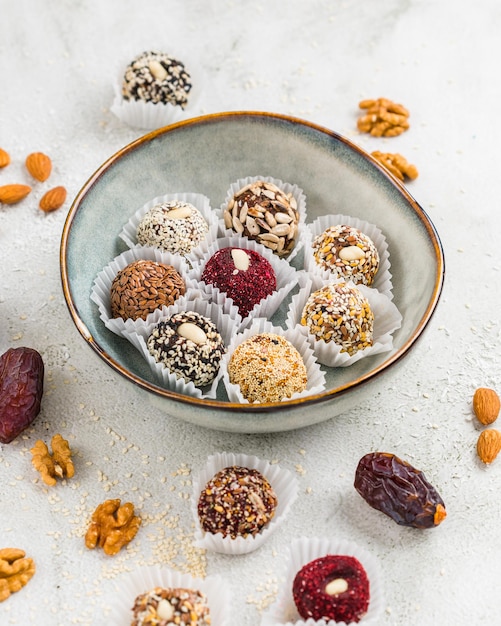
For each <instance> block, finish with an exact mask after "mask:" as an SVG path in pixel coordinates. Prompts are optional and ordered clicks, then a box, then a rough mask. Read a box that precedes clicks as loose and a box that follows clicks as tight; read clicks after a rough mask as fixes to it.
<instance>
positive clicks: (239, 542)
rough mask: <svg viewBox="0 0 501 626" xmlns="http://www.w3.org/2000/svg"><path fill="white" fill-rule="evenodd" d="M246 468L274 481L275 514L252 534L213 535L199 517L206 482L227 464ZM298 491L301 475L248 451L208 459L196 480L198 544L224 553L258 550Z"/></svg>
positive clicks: (194, 506) (194, 505) (194, 502)
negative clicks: (236, 535)
mask: <svg viewBox="0 0 501 626" xmlns="http://www.w3.org/2000/svg"><path fill="white" fill-rule="evenodd" d="M235 465H236V466H238V467H246V468H248V469H255V470H257V471H258V472H260V473H261V474H262V475H263V476H264V477H265V478H266V479H267V480H268V482H269V483H270V485H271V486H272V487H273V490H274V491H275V494H276V496H277V509H276V511H275V515H274V517H273V518H272V520H271V521H270V523H269V524H267V525H266V526H265V527H264V528H263V529H262V530H261V532H259V533H258V534H257V535H254V536H249V537H236V538H235V539H232V538H231V537H223V535H222V533H217V534H212V533H207V532H205V531H204V530H202V527H201V525H200V520H199V517H198V510H197V509H198V499H199V497H200V493H201V491H202V490H203V488H204V487H205V485H206V484H207V483H208V482H209V480H211V478H213V476H215V474H217V473H218V472H219V471H221V470H222V469H224V468H225V467H232V466H235ZM297 494H298V481H297V478H296V477H295V476H294V475H293V474H292V473H291V472H290V471H289V470H287V469H284V468H281V467H280V466H279V465H277V464H273V465H272V464H271V463H269V462H268V461H264V460H262V459H259V458H258V457H256V456H251V455H248V454H233V453H229V452H221V453H219V454H214V455H212V456H210V457H209V458H208V459H207V463H206V465H205V467H204V468H203V469H202V470H201V471H200V472H199V474H198V476H197V478H196V479H195V480H194V481H193V496H192V501H191V509H192V513H193V519H194V521H195V545H196V546H198V547H200V548H205V549H206V550H210V551H211V552H220V553H223V554H234V555H235V554H247V553H249V552H253V551H254V550H257V549H258V548H259V547H260V546H262V545H263V544H264V542H265V541H266V540H267V539H268V538H269V537H270V535H271V534H272V533H274V532H275V531H276V529H277V528H279V526H280V525H281V524H283V522H284V520H285V519H286V517H287V515H288V514H289V511H290V509H291V507H292V505H293V504H294V501H295V500H296V498H297Z"/></svg>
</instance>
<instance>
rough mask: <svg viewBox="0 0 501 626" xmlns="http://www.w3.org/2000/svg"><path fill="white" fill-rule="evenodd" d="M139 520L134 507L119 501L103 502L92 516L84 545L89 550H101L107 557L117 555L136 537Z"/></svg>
mask: <svg viewBox="0 0 501 626" xmlns="http://www.w3.org/2000/svg"><path fill="white" fill-rule="evenodd" d="M140 525H141V518H140V517H138V516H137V515H134V505H133V504H132V503H131V502H126V503H125V504H122V505H120V500H119V499H117V500H105V501H104V502H102V503H101V504H100V505H99V506H98V507H97V508H96V510H95V511H94V513H93V514H92V518H91V521H90V524H89V527H88V529H87V532H86V534H85V545H86V547H87V548H89V550H93V549H94V548H96V547H99V548H102V549H103V551H104V553H105V554H107V555H108V556H113V555H115V554H118V552H120V550H121V549H122V548H123V546H125V545H127V544H128V543H129V542H130V541H132V539H134V537H135V536H136V533H137V531H138V530H139V526H140Z"/></svg>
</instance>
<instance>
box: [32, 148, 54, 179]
mask: <svg viewBox="0 0 501 626" xmlns="http://www.w3.org/2000/svg"><path fill="white" fill-rule="evenodd" d="M26 169H27V170H28V172H29V173H30V174H31V175H32V176H33V178H36V179H37V180H39V181H40V182H41V183H43V182H44V181H45V180H47V179H48V178H49V176H50V173H51V171H52V161H51V160H50V158H49V157H48V156H47V155H46V154H44V153H43V152H32V153H31V154H28V156H27V157H26Z"/></svg>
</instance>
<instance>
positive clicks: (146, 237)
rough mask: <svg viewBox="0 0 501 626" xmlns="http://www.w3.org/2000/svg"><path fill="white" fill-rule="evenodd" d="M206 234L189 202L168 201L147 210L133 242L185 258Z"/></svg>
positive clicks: (202, 220) (200, 218)
mask: <svg viewBox="0 0 501 626" xmlns="http://www.w3.org/2000/svg"><path fill="white" fill-rule="evenodd" d="M208 232H209V226H208V224H207V222H206V221H205V218H204V217H203V215H202V214H201V213H200V211H199V210H198V209H197V208H196V207H194V206H193V205H192V204H190V203H189V202H181V201H177V200H171V201H169V202H161V203H159V204H156V205H155V206H153V207H151V209H149V210H148V211H147V212H146V213H145V214H144V216H143V217H142V219H141V221H140V222H139V224H138V226H137V242H138V243H139V244H141V245H143V246H150V247H153V248H158V249H160V250H163V251H164V252H170V253H171V254H180V255H181V256H185V255H186V254H189V253H190V252H191V251H192V250H193V249H194V248H196V247H197V246H198V245H199V244H200V243H201V242H202V241H203V240H204V239H205V238H206V237H207V233H208Z"/></svg>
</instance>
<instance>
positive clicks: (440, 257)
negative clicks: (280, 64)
mask: <svg viewBox="0 0 501 626" xmlns="http://www.w3.org/2000/svg"><path fill="white" fill-rule="evenodd" d="M245 117H247V118H259V117H261V118H263V117H264V118H268V119H276V120H280V121H286V122H289V123H291V124H300V125H302V126H307V127H309V128H311V129H313V130H315V131H317V132H320V133H323V134H326V135H328V136H330V137H332V138H333V139H336V140H337V141H339V142H341V143H343V144H345V145H346V146H347V147H349V148H350V149H351V150H353V151H355V152H357V153H358V154H359V155H360V156H362V157H363V158H364V159H366V160H368V161H369V162H371V163H372V164H373V165H374V166H375V167H376V168H377V169H379V171H380V173H381V174H382V175H383V176H384V177H385V178H387V179H388V180H389V181H390V183H391V184H392V186H394V187H395V188H396V189H397V190H398V191H399V193H400V194H401V195H402V196H404V198H405V199H406V201H407V202H408V204H409V205H410V207H411V208H412V209H413V210H414V212H415V214H416V216H417V217H418V219H419V220H420V222H421V224H422V226H424V228H425V230H426V231H427V233H428V236H429V238H430V241H431V242H432V244H433V250H434V254H435V261H436V264H437V269H436V274H435V283H434V286H433V293H432V297H431V298H430V301H429V303H428V306H427V308H426V310H425V312H424V313H423V315H422V317H421V319H420V320H419V323H418V324H417V326H416V328H415V330H414V331H413V333H412V335H411V336H410V337H409V338H408V339H407V341H406V342H405V343H404V344H403V345H402V346H401V347H400V348H399V350H397V351H396V352H395V353H392V354H391V355H390V356H389V357H388V358H387V359H385V360H384V361H383V362H382V363H380V364H379V365H378V366H377V367H375V368H374V369H371V370H370V371H369V372H367V373H365V374H363V375H362V376H360V377H358V378H356V379H354V380H352V381H350V382H348V383H345V384H343V385H340V386H339V387H335V388H333V389H328V390H325V391H323V392H321V393H318V394H314V395H311V396H306V397H302V398H296V399H292V400H284V401H282V402H270V403H262V404H240V403H238V402H226V401H222V400H217V399H211V398H194V397H191V396H187V395H184V394H180V393H178V392H175V391H171V390H169V389H165V388H163V387H160V386H158V385H155V384H153V383H151V382H149V381H147V380H144V379H143V378H141V377H139V376H137V375H135V374H133V373H132V372H130V371H128V370H127V369H126V368H125V367H124V366H123V365H121V364H120V363H119V362H118V361H116V360H115V359H114V358H113V357H111V356H110V355H109V354H108V353H107V351H106V350H105V349H103V347H102V346H101V345H100V344H99V343H98V342H97V341H96V340H95V339H94V337H93V336H92V333H91V332H90V331H89V329H88V328H87V325H86V324H85V322H84V321H83V319H82V318H81V317H80V314H79V311H78V307H77V306H76V304H75V302H74V301H73V298H72V295H71V285H70V278H69V274H68V267H67V256H68V244H69V236H70V231H71V228H72V225H73V222H74V220H75V217H76V215H77V213H78V210H79V208H80V205H81V203H82V201H83V199H84V198H85V196H86V194H87V193H88V192H89V191H90V189H91V188H92V187H93V185H94V184H95V183H96V182H97V180H98V179H99V178H100V176H101V175H102V174H103V173H104V172H106V171H107V170H108V169H109V168H110V167H112V166H113V165H114V164H115V163H116V162H118V161H119V160H120V159H121V158H122V157H123V156H125V155H126V154H128V153H130V152H132V151H134V150H135V149H136V148H138V147H140V146H141V145H143V144H145V143H148V142H150V141H152V140H154V139H155V138H156V137H158V136H159V135H165V134H168V133H169V132H172V131H174V130H176V129H179V128H182V127H184V126H194V125H198V124H201V123H207V122H216V121H221V120H225V119H231V118H245ZM59 265H60V276H61V282H62V289H63V294H64V298H65V301H66V305H67V307H68V310H69V313H70V317H71V318H72V320H73V322H74V324H75V326H76V328H77V330H78V332H79V333H80V334H81V335H82V337H83V338H84V339H85V341H86V343H87V344H88V345H89V346H90V348H91V349H92V350H93V351H94V352H95V353H96V354H97V355H98V356H99V357H100V358H101V359H102V360H103V361H104V362H105V363H107V365H108V366H110V367H111V368H112V369H113V370H115V371H116V372H117V373H118V374H120V375H121V376H123V377H124V378H125V379H127V380H128V381H130V382H132V383H133V384H134V385H136V386H137V387H139V388H140V389H142V390H145V391H147V392H150V393H152V394H153V395H156V396H160V397H161V398H164V399H168V400H171V401H176V402H181V403H183V404H186V405H193V406H195V407H198V408H203V409H217V410H218V411H224V412H234V411H235V410H238V411H241V412H243V413H246V412H247V413H254V414H255V413H269V412H272V411H273V412H279V411H290V410H291V409H295V408H298V407H301V406H302V407H305V408H306V407H308V406H310V405H313V404H318V403H321V402H327V401H332V400H333V399H334V398H335V397H338V396H342V395H344V394H345V393H347V392H348V391H352V390H354V389H356V388H357V387H360V386H362V385H365V384H366V383H369V382H370V381H373V380H374V379H375V378H376V377H378V376H380V375H381V374H382V373H383V372H384V371H385V370H387V369H388V368H389V367H390V366H391V365H393V364H395V363H397V362H398V361H400V360H401V359H402V358H403V357H404V356H405V355H406V354H407V353H408V352H409V350H410V348H411V347H412V346H413V345H414V344H415V343H416V341H417V340H418V339H419V338H420V336H421V335H422V333H423V332H424V330H425V328H426V326H427V325H428V323H429V321H430V319H431V317H432V315H433V313H434V312H435V310H436V308H437V305H438V302H439V299H440V295H441V292H442V289H443V284H444V278H445V258H444V252H443V247H442V243H441V241H440V237H439V235H438V232H437V230H436V228H435V226H434V224H433V223H432V221H431V219H430V218H429V216H428V215H427V213H426V212H425V210H424V209H423V208H422V207H421V206H420V205H419V204H418V202H417V201H416V200H415V199H414V197H413V196H412V195H411V194H410V193H409V192H408V190H407V189H406V187H405V186H404V185H403V183H401V182H400V181H399V180H398V179H397V178H395V177H394V176H392V175H391V174H390V173H389V172H388V170H386V168H385V167H384V166H383V165H382V164H381V163H379V162H378V161H377V160H376V159H375V158H374V157H372V156H371V155H370V154H369V153H368V152H366V151H365V150H364V149H363V148H361V147H360V146H358V145H356V144H355V143H353V142H352V141H350V140H349V139H347V138H346V137H344V136H342V135H340V134H338V133H337V132H335V131H333V130H330V129H328V128H326V127H324V126H321V125H319V124H316V123H314V122H311V121H308V120H304V119H301V118H297V117H293V116H290V115H285V114H281V113H271V112H265V111H245V110H242V111H226V112H220V113H209V114H206V115H200V116H197V117H192V118H189V119H186V120H182V121H179V122H175V123H173V124H170V125H168V126H164V127H161V128H158V129H156V130H153V131H150V132H147V133H146V134H144V135H142V136H140V137H138V138H137V139H135V140H133V141H132V142H130V143H128V144H127V145H125V146H124V147H122V148H121V149H119V150H118V151H116V152H115V153H114V154H112V155H111V156H110V157H109V158H108V159H107V160H106V161H104V163H102V164H101V165H100V166H99V167H98V168H97V170H95V171H94V173H93V174H92V175H91V176H90V177H89V178H88V180H87V181H86V182H85V183H84V185H83V186H82V187H81V189H80V190H79V192H78V193H77V195H76V196H75V198H74V200H73V202H72V204H71V206H70V209H69V211H68V214H67V216H66V219H65V222H64V226H63V231H62V235H61V243H60V251H59Z"/></svg>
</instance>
